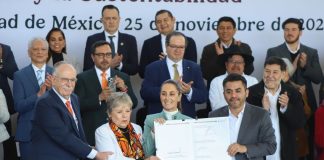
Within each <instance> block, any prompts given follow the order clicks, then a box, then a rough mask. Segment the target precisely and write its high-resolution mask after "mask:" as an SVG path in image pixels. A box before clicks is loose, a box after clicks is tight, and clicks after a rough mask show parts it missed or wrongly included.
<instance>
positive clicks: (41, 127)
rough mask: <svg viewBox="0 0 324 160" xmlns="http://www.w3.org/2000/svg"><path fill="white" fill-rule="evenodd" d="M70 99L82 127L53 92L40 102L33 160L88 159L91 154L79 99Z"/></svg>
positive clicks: (36, 115)
mask: <svg viewBox="0 0 324 160" xmlns="http://www.w3.org/2000/svg"><path fill="white" fill-rule="evenodd" d="M70 98H71V104H72V107H73V110H74V113H75V115H76V118H77V121H78V126H77V125H76V123H75V121H74V119H73V117H72V115H71V114H70V113H69V111H68V110H67V108H66V106H65V104H64V103H63V102H62V100H61V99H60V97H59V96H58V95H57V94H56V93H55V92H54V90H53V89H51V90H49V91H47V92H46V93H45V94H44V95H43V96H41V97H40V98H39V99H38V101H37V102H36V107H35V116H34V119H33V121H32V122H33V129H32V146H33V147H32V157H33V158H32V159H33V160H44V159H46V160H57V159H62V160H63V159H64V160H75V159H78V158H86V157H87V155H88V154H89V153H90V152H91V147H90V146H89V145H88V144H87V142H86V139H85V135H84V132H83V127H82V122H81V115H80V109H79V108H80V107H79V106H80V104H79V102H78V98H77V96H76V95H75V94H72V95H71V97H70Z"/></svg>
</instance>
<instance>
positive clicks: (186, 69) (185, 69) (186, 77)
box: [182, 59, 192, 83]
mask: <svg viewBox="0 0 324 160" xmlns="http://www.w3.org/2000/svg"><path fill="white" fill-rule="evenodd" d="M190 71H191V67H190V65H189V63H188V62H187V61H185V60H184V59H183V60H182V80H183V81H184V82H186V83H188V82H190V81H191V80H192V79H191V77H190Z"/></svg>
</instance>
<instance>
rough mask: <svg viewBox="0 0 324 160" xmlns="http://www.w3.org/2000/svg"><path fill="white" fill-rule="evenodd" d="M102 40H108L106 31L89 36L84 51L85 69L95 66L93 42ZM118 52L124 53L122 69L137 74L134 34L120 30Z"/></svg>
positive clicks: (129, 73)
mask: <svg viewBox="0 0 324 160" xmlns="http://www.w3.org/2000/svg"><path fill="white" fill-rule="evenodd" d="M100 40H106V38H105V33H104V32H101V33H97V34H94V35H91V36H89V37H88V39H87V44H86V48H85V51H84V62H83V71H85V70H88V69H90V68H92V67H93V66H94V63H93V61H92V58H91V46H92V44H93V43H95V42H97V41H100ZM116 53H119V54H122V55H123V61H122V63H123V67H122V69H121V71H122V72H125V73H127V74H128V75H135V74H136V73H137V70H138V51H137V42H136V38H135V37H134V36H132V35H129V34H126V33H120V32H118V48H117V52H116Z"/></svg>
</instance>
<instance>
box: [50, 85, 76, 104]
mask: <svg viewBox="0 0 324 160" xmlns="http://www.w3.org/2000/svg"><path fill="white" fill-rule="evenodd" d="M53 91H54V92H55V93H56V94H57V95H58V96H59V98H60V99H61V100H62V102H63V103H64V104H65V103H66V101H70V102H71V98H70V96H69V99H65V98H64V97H63V96H61V95H60V94H59V93H58V92H57V91H56V89H55V88H54V87H53ZM71 103H72V102H71Z"/></svg>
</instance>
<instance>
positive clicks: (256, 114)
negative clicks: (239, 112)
mask: <svg viewBox="0 0 324 160" xmlns="http://www.w3.org/2000/svg"><path fill="white" fill-rule="evenodd" d="M225 116H229V108H228V106H224V107H222V108H219V109H217V110H215V111H212V112H210V113H209V117H225ZM237 143H239V144H241V145H245V146H246V148H247V152H246V154H241V153H238V154H236V155H235V159H236V160H247V159H253V160H263V159H265V156H267V155H271V154H273V153H275V151H276V148H277V143H276V137H275V134H274V129H273V127H272V123H271V120H270V117H269V113H268V112H267V111H265V110H264V109H261V108H259V107H256V106H253V105H251V104H248V103H246V105H245V109H244V113H243V118H242V122H241V126H240V129H239V133H238V136H237Z"/></svg>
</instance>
